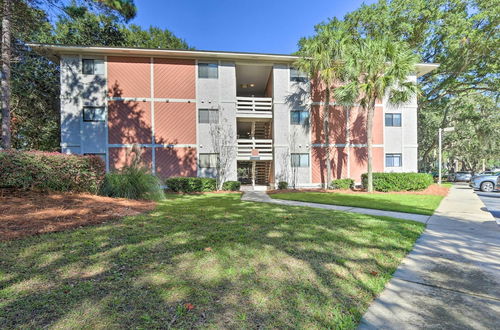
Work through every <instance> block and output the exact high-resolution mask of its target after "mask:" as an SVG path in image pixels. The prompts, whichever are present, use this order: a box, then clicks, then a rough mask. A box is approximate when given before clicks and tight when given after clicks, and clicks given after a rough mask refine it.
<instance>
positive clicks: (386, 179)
mask: <svg viewBox="0 0 500 330" xmlns="http://www.w3.org/2000/svg"><path fill="white" fill-rule="evenodd" d="M361 179H362V182H363V187H364V188H366V187H367V186H368V175H367V174H366V173H365V174H363V175H362V176H361ZM433 183H434V180H433V178H432V175H431V174H428V173H373V189H374V190H376V191H383V192H388V191H411V190H424V189H426V188H427V187H429V186H430V185H431V184H433Z"/></svg>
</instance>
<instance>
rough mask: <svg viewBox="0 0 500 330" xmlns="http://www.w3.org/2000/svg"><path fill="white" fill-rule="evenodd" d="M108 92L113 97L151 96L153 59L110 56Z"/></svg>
mask: <svg viewBox="0 0 500 330" xmlns="http://www.w3.org/2000/svg"><path fill="white" fill-rule="evenodd" d="M108 94H109V96H111V97H139V98H140V97H147V98H149V97H151V59H150V58H149V57H122V56H109V57H108Z"/></svg>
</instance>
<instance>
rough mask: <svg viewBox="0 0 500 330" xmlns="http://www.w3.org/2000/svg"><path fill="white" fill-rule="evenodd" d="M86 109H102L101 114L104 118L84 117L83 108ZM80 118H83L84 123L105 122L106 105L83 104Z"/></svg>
mask: <svg viewBox="0 0 500 330" xmlns="http://www.w3.org/2000/svg"><path fill="white" fill-rule="evenodd" d="M86 109H94V110H95V109H102V110H103V116H104V118H103V119H99V120H96V119H85V110H86ZM82 119H83V122H84V123H104V122H106V107H105V106H92V105H85V106H83V109H82Z"/></svg>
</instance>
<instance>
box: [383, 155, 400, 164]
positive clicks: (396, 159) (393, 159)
mask: <svg viewBox="0 0 500 330" xmlns="http://www.w3.org/2000/svg"><path fill="white" fill-rule="evenodd" d="M385 166H386V167H401V166H402V162H401V154H386V155H385Z"/></svg>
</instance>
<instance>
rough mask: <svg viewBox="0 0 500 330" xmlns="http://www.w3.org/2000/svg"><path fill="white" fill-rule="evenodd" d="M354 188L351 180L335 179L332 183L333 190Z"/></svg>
mask: <svg viewBox="0 0 500 330" xmlns="http://www.w3.org/2000/svg"><path fill="white" fill-rule="evenodd" d="M353 187H354V180H353V179H337V180H333V181H332V188H333V189H349V188H353Z"/></svg>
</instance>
